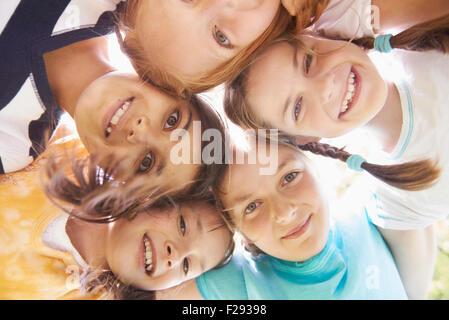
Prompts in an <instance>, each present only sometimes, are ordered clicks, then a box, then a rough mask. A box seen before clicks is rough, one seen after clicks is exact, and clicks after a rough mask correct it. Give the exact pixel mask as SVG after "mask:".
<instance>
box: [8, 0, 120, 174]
mask: <svg viewBox="0 0 449 320" xmlns="http://www.w3.org/2000/svg"><path fill="white" fill-rule="evenodd" d="M119 2H120V0H95V1H92V0H58V1H54V0H38V1H29V0H6V1H5V0H2V1H0V87H1V90H0V174H2V173H6V172H12V171H16V170H20V169H22V168H24V167H25V166H27V165H28V164H30V163H31V162H32V161H33V160H34V159H35V158H36V157H37V156H38V155H39V154H40V153H41V152H42V151H43V150H44V149H45V145H46V143H47V141H48V139H49V138H50V137H51V135H52V133H53V131H54V129H55V127H56V125H57V123H58V121H59V118H60V116H61V115H62V113H63V111H62V110H61V109H60V108H59V107H58V105H57V104H56V101H55V98H54V96H53V93H52V91H51V89H50V85H49V83H48V79H47V75H46V70H45V64H44V60H43V55H44V54H45V53H46V52H49V51H52V50H56V49H58V48H62V47H64V46H67V45H70V44H73V43H76V42H79V41H82V40H86V39H90V38H94V37H98V36H102V35H106V34H109V33H111V32H113V30H114V19H115V17H114V14H113V12H112V11H114V10H115V9H116V7H117V4H118V3H119Z"/></svg>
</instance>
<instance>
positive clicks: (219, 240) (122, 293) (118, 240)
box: [42, 201, 233, 299]
mask: <svg viewBox="0 0 449 320" xmlns="http://www.w3.org/2000/svg"><path fill="white" fill-rule="evenodd" d="M42 239H43V241H44V243H45V244H46V245H48V246H49V247H52V248H55V249H57V250H62V251H66V252H69V253H71V254H72V255H73V256H74V258H75V260H76V261H77V263H78V264H79V265H80V267H81V268H82V270H83V271H84V274H83V276H82V279H81V283H82V284H83V285H84V289H85V290H87V291H88V292H93V291H97V292H98V290H99V289H101V288H103V289H105V290H106V292H105V293H106V295H107V294H108V293H109V294H110V297H112V298H115V299H142V298H145V299H148V298H152V299H155V298H156V297H157V294H156V292H155V291H157V290H164V289H167V288H171V287H173V286H177V285H179V284H181V283H183V282H185V281H188V280H190V279H193V278H195V277H197V276H198V275H200V274H201V273H203V272H206V271H208V270H210V269H213V268H215V267H217V266H219V265H221V264H222V263H224V262H225V261H227V260H228V259H229V257H230V256H231V255H232V251H233V239H232V233H231V232H230V231H229V229H228V227H227V225H226V224H225V222H224V221H223V219H222V218H221V216H220V213H219V211H218V210H216V209H215V208H214V206H213V205H212V204H210V203H207V202H200V201H190V202H182V203H178V204H176V205H175V206H172V205H169V206H167V205H164V206H160V207H156V206H152V207H151V208H147V209H145V210H142V211H140V212H138V213H136V214H135V216H134V217H133V218H132V219H126V218H121V219H116V220H115V221H113V222H109V223H92V222H85V221H82V220H80V219H77V218H76V217H70V216H69V215H61V216H58V217H57V218H55V219H54V220H53V221H51V223H50V224H49V225H48V226H47V228H46V229H45V231H44V233H43V235H42Z"/></svg>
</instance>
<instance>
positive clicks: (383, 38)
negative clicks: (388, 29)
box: [374, 34, 393, 53]
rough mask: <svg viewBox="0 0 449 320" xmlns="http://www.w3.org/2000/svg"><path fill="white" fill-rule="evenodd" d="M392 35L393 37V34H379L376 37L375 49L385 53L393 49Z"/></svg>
mask: <svg viewBox="0 0 449 320" xmlns="http://www.w3.org/2000/svg"><path fill="white" fill-rule="evenodd" d="M391 37H393V35H392V34H384V35H380V36H377V37H376V39H374V49H376V50H377V51H380V52H385V53H388V52H390V51H391V50H393V48H392V47H391V44H390V39H391Z"/></svg>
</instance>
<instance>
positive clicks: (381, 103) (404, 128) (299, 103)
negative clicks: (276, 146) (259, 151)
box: [225, 15, 449, 229]
mask: <svg viewBox="0 0 449 320" xmlns="http://www.w3.org/2000/svg"><path fill="white" fill-rule="evenodd" d="M353 42H354V43H347V42H343V41H337V40H329V39H323V38H320V37H317V36H316V35H302V36H299V37H298V38H284V39H280V40H279V42H278V43H275V44H273V45H272V46H271V47H270V48H269V49H267V50H266V51H265V52H264V53H263V54H262V55H260V56H259V57H258V58H257V59H256V60H255V61H254V62H253V63H252V64H250V65H249V67H248V68H247V69H245V70H244V71H243V72H242V74H241V75H240V76H239V77H238V78H237V79H236V80H235V81H234V82H233V83H232V84H230V85H229V86H228V88H227V92H226V99H225V111H226V113H227V115H228V116H229V118H231V120H232V121H234V122H235V123H237V124H239V125H242V126H244V127H256V128H260V127H261V128H279V129H280V131H281V135H282V136H283V137H284V138H286V139H289V140H290V141H291V142H292V143H294V144H296V145H298V146H299V148H301V149H302V150H306V151H311V152H314V153H316V154H320V155H324V156H330V157H333V158H336V159H339V160H342V161H344V162H347V163H348V165H349V166H350V167H351V168H353V169H355V170H358V171H362V170H365V171H367V172H369V173H370V174H372V175H374V176H375V177H376V178H379V179H380V180H383V181H384V182H386V183H387V184H389V185H391V186H393V188H390V187H389V186H388V185H386V184H378V185H377V186H376V187H375V190H376V191H375V193H376V197H375V199H376V200H375V201H376V202H377V206H378V207H379V208H381V210H382V214H379V215H378V216H373V217H371V218H372V219H373V221H375V222H376V224H378V225H380V226H383V227H385V228H393V229H415V228H421V227H425V226H429V225H431V224H433V223H434V222H435V221H438V220H440V219H443V218H444V217H446V215H447V212H448V211H447V208H448V207H449V202H448V197H447V190H448V187H449V170H448V169H449V167H448V166H449V158H448V156H449V154H448V153H447V150H449V146H448V145H447V142H448V140H447V139H446V137H447V128H448V127H447V125H446V123H447V121H448V120H447V118H448V117H449V112H447V110H446V109H447V108H446V104H447V101H446V100H447V99H446V98H445V96H446V95H445V92H446V91H447V89H448V88H447V83H448V81H447V79H448V74H449V58H448V56H447V52H448V48H449V47H448V43H449V16H448V15H445V16H442V17H440V18H437V19H435V20H431V21H428V22H425V23H422V24H419V25H416V26H414V27H411V28H409V29H407V30H405V31H403V32H401V33H399V34H397V35H394V36H392V35H386V36H379V37H377V38H376V39H374V38H362V39H359V40H355V41H353ZM356 44H359V45H360V46H362V48H360V47H358V46H357V45H356ZM363 48H375V49H377V50H379V51H382V52H383V53H382V54H383V55H391V56H392V57H393V58H394V60H392V61H393V64H392V65H393V66H399V67H401V68H402V69H403V71H404V72H403V74H404V75H405V76H402V77H398V78H397V79H396V80H394V81H391V82H390V81H387V80H385V79H388V78H387V76H383V75H381V73H380V72H379V70H378V69H377V68H376V66H375V65H374V63H373V60H372V59H371V58H370V56H368V55H367V53H366V52H365V51H364V49H363ZM393 48H397V49H395V50H394V51H393V52H391V53H387V52H389V51H391V50H393ZM399 49H400V50H399ZM380 58H382V57H380ZM383 72H385V70H383ZM384 78H385V79H384ZM260 79H263V81H260ZM358 127H363V128H364V129H367V130H368V131H370V132H371V133H372V134H373V135H374V138H375V139H377V140H378V142H379V143H380V145H381V147H382V151H384V152H385V158H386V159H385V160H384V161H385V162H384V163H385V164H386V165H385V166H376V165H373V164H370V163H368V162H367V161H366V160H365V159H363V158H361V157H357V156H353V157H351V154H349V153H347V152H344V151H343V150H340V149H338V148H334V147H331V146H329V145H324V144H320V143H317V142H316V141H317V140H319V139H320V138H333V137H338V136H341V135H343V134H345V133H348V132H350V131H352V130H354V129H356V128H358ZM311 141H315V143H308V142H311ZM400 189H404V190H405V191H404V190H400ZM418 190H419V191H418ZM410 191H413V192H410ZM411 213H413V214H414V219H413V220H412V219H410V218H409V217H410V214H411Z"/></svg>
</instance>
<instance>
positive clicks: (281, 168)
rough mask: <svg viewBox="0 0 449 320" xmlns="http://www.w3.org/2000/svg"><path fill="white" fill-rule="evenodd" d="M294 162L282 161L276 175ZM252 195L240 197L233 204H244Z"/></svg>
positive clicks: (290, 158)
mask: <svg viewBox="0 0 449 320" xmlns="http://www.w3.org/2000/svg"><path fill="white" fill-rule="evenodd" d="M292 160H293V158H292V157H288V158H286V159H285V160H284V161H282V162H281V163H280V164H279V165H278V168H277V170H276V173H275V174H274V175H277V174H278V173H279V172H281V171H282V170H283V169H284V167H285V166H286V165H287V164H288V163H289V162H290V161H292ZM252 195H253V194H252V193H248V194H246V195H244V196H240V197H238V198H236V199H235V200H234V202H233V203H235V204H239V203H241V202H244V201H246V200H248V199H249V198H250V197H251V196H252Z"/></svg>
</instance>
